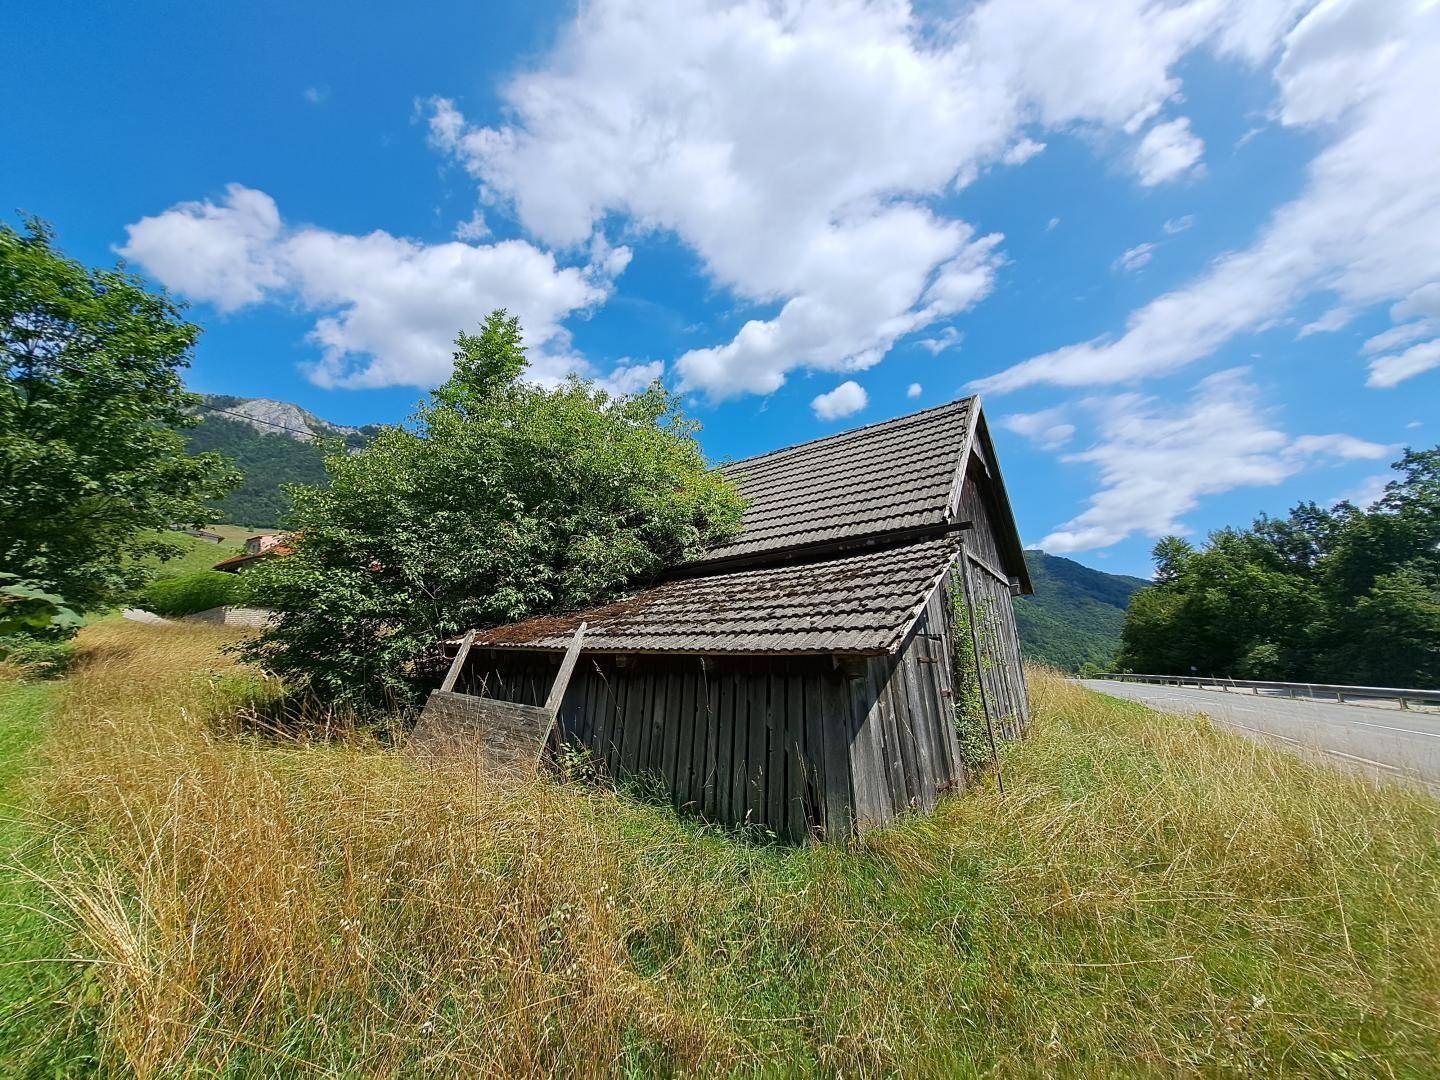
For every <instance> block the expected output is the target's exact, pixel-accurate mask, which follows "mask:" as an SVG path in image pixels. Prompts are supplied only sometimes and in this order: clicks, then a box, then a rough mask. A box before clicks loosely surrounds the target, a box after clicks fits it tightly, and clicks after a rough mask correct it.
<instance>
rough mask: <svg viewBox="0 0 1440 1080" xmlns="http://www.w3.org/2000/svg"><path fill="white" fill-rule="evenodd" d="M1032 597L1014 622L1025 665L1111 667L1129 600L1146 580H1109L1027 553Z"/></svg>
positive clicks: (1049, 557)
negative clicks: (1018, 631)
mask: <svg viewBox="0 0 1440 1080" xmlns="http://www.w3.org/2000/svg"><path fill="white" fill-rule="evenodd" d="M1025 565H1026V566H1028V567H1029V569H1030V580H1031V582H1032V583H1033V584H1034V586H1035V595H1034V596H1025V597H1021V598H1020V599H1019V600H1017V601H1016V602H1015V621H1016V623H1017V624H1018V625H1019V628H1020V644H1021V647H1022V649H1023V651H1024V653H1025V658H1026V659H1027V660H1037V661H1040V662H1042V663H1046V664H1053V665H1055V666H1056V667H1058V668H1061V669H1062V670H1064V671H1075V670H1077V669H1078V668H1079V667H1080V666H1081V665H1082V664H1087V663H1089V664H1095V665H1097V666H1099V667H1107V666H1109V665H1110V664H1111V663H1112V662H1113V661H1114V659H1115V654H1116V653H1117V652H1119V650H1120V629H1121V627H1122V626H1124V624H1125V609H1126V608H1127V607H1128V606H1129V604H1130V597H1131V596H1133V595H1134V594H1135V592H1136V591H1137V590H1139V589H1143V588H1144V587H1145V586H1146V585H1148V584H1150V583H1149V582H1148V581H1146V580H1145V579H1144V578H1138V577H1129V576H1126V575H1123V574H1107V573H1105V572H1103V571H1101V570H1094V569H1092V568H1090V567H1088V566H1081V565H1080V564H1079V563H1077V562H1075V561H1074V560H1072V559H1062V558H1060V557H1059V556H1057V555H1047V554H1046V553H1045V552H1043V551H1027V552H1025Z"/></svg>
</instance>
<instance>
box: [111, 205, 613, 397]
mask: <svg viewBox="0 0 1440 1080" xmlns="http://www.w3.org/2000/svg"><path fill="white" fill-rule="evenodd" d="M126 232H127V234H128V239H127V240H126V242H125V244H123V245H122V246H121V247H120V249H119V251H120V253H121V254H122V255H124V256H125V257H126V258H128V259H131V260H133V261H135V262H136V263H138V264H139V265H140V266H142V267H143V268H144V269H145V271H146V272H147V273H149V274H150V275H151V276H152V277H154V278H155V279H156V280H157V281H159V282H161V283H162V284H163V285H165V286H166V287H167V288H169V289H172V290H173V291H175V292H177V293H180V294H181V295H183V296H185V297H187V298H189V299H191V300H198V301H206V302H209V303H212V304H214V305H215V306H216V307H217V308H219V309H220V310H221V311H225V312H233V311H236V310H239V309H240V308H243V307H246V306H248V305H251V304H256V303H260V302H261V301H264V300H266V299H276V300H281V301H284V302H286V303H292V304H296V305H298V306H299V307H301V308H302V309H304V310H306V311H309V312H311V313H313V314H314V315H315V316H316V320H315V324H314V328H313V330H312V331H311V334H310V337H311V340H312V341H313V342H314V343H315V344H316V345H317V346H318V347H319V349H320V353H321V355H320V358H319V359H318V360H317V361H316V362H315V364H314V365H313V366H312V368H311V371H310V375H311V377H312V378H313V379H314V380H315V381H316V382H318V383H320V384H321V385H324V386H395V385H413V386H430V385H434V384H435V383H438V382H440V381H442V380H443V379H445V378H446V377H447V376H448V375H449V373H450V368H451V352H452V346H451V343H452V342H453V340H454V338H455V334H456V332H457V331H459V330H461V329H465V328H471V327H474V326H475V325H476V324H477V323H478V322H479V321H480V320H481V319H483V318H484V316H485V315H486V314H488V313H489V312H490V311H491V310H493V309H495V308H499V307H504V308H507V309H509V310H510V311H511V312H512V313H513V314H516V315H518V316H520V320H521V324H522V325H523V327H524V330H525V340H526V343H527V345H528V347H529V348H530V362H531V363H530V374H531V377H532V378H536V379H539V380H554V379H557V378H559V377H561V376H562V375H564V374H565V373H566V372H567V371H570V370H580V371H582V372H583V371H586V365H585V363H584V361H583V360H582V359H580V358H579V357H577V356H575V355H574V354H573V351H572V350H571V348H570V337H569V333H568V331H566V329H565V328H564V326H563V320H564V319H565V318H566V317H567V316H569V315H572V314H574V313H576V312H580V311H584V310H586V309H587V308H590V307H593V306H594V305H596V304H599V303H600V302H602V301H603V300H604V299H605V298H606V296H607V295H608V293H609V290H610V287H611V279H612V277H613V273H612V271H614V270H615V268H616V267H617V266H618V267H619V268H620V269H623V266H624V261H625V258H624V256H628V251H627V250H626V249H614V250H607V251H605V252H604V253H603V258H602V261H601V264H600V265H596V264H594V263H591V264H587V265H584V266H568V267H567V266H560V265H559V264H558V263H557V262H556V259H555V256H554V255H553V254H551V253H549V252H546V251H542V250H541V249H540V248H538V247H536V246H534V245H533V244H531V243H528V242H526V241H523V240H506V241H501V242H498V243H493V244H467V243H462V242H459V241H451V242H447V243H439V244H422V243H419V242H417V241H414V240H408V239H405V238H403V237H398V236H392V235H391V234H389V233H387V232H383V231H379V230H377V231H375V232H372V233H368V234H366V235H364V236H355V235H350V234H346V233H336V232H331V231H329V230H326V229H320V228H315V227H302V228H293V227H290V226H287V225H286V224H285V223H284V222H283V220H282V219H281V215H280V212H279V210H278V208H277V207H276V205H275V200H274V199H272V198H271V197H270V196H269V195H267V194H265V193H264V192H263V191H256V190H254V189H252V188H247V187H244V186H242V185H240V184H231V185H230V186H229V187H228V188H226V190H225V195H224V197H223V198H222V199H221V200H220V201H219V202H218V203H212V202H208V201H204V202H183V203H179V204H177V205H175V206H172V207H171V208H170V209H168V210H165V211H163V212H161V213H159V214H156V215H154V216H153V217H147V218H142V219H141V220H140V221H138V222H136V223H135V224H133V225H130V226H127V228H126ZM617 253H618V254H619V256H621V257H618V258H617Z"/></svg>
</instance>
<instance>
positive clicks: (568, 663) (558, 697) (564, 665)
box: [545, 622, 585, 714]
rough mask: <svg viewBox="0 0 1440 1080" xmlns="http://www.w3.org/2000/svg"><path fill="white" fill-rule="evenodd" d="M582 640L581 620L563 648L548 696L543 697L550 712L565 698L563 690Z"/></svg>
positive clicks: (566, 684)
mask: <svg viewBox="0 0 1440 1080" xmlns="http://www.w3.org/2000/svg"><path fill="white" fill-rule="evenodd" d="M584 640H585V624H584V623H583V622H582V623H581V624H580V627H579V629H577V630H576V631H575V636H574V637H573V638H571V639H570V647H569V648H568V649H566V650H565V659H563V660H561V661H560V670H559V672H557V673H556V675H555V682H554V683H552V684H551V686H550V696H549V697H547V698H546V699H545V708H546V709H548V710H549V711H550V712H551V713H552V714H553V713H558V712H559V711H560V703H561V702H562V701H564V700H565V690H566V688H567V687H569V685H570V676H571V675H572V674H573V673H574V671H575V661H576V660H578V659H579V658H580V643H581V642H582V641H584Z"/></svg>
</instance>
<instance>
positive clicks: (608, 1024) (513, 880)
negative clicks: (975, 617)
mask: <svg viewBox="0 0 1440 1080" xmlns="http://www.w3.org/2000/svg"><path fill="white" fill-rule="evenodd" d="M223 640H224V636H223V634H222V633H218V632H213V631H208V630H206V629H203V628H185V629H183V630H182V629H177V630H167V629H164V628H153V627H131V626H124V625H113V624H104V625H99V626H95V627H92V628H90V629H89V630H88V631H87V632H86V635H85V639H84V642H83V647H82V663H81V666H80V669H79V671H78V673H77V674H76V675H75V676H73V678H72V680H71V683H70V685H69V688H68V690H67V691H66V694H65V698H64V700H63V703H62V707H61V716H60V719H59V721H58V725H57V727H56V728H55V731H54V734H53V736H52V738H51V740H50V743H49V746H48V748H47V751H46V768H45V771H44V774H43V779H42V781H41V783H40V786H39V788H38V789H37V790H36V792H35V798H36V799H37V800H38V805H39V806H41V807H43V809H44V813H45V814H46V815H47V817H46V818H44V819H37V825H36V827H37V828H42V829H44V830H45V831H46V835H47V836H48V837H49V838H50V839H51V842H52V845H53V850H54V860H53V862H52V863H51V864H50V866H49V869H47V870H46V871H45V875H44V876H45V878H46V882H47V885H48V888H49V893H50V897H51V904H52V905H53V909H54V911H55V912H56V915H57V917H58V918H59V919H60V920H61V922H62V924H63V925H64V927H65V928H66V932H67V934H68V935H69V938H70V940H71V942H72V943H73V949H74V950H75V953H74V955H75V959H74V961H73V962H74V963H75V965H76V966H77V969H78V970H83V971H84V973H85V977H84V979H83V980H82V982H81V983H79V984H78V985H77V986H76V988H75V990H74V995H75V1000H76V1004H77V1006H78V1005H79V1004H80V1003H81V1002H89V1003H90V1004H89V1007H90V1008H91V1009H93V1010H95V1014H96V1015H98V1019H97V1020H96V1021H95V1024H96V1032H95V1037H96V1039H97V1041H98V1045H100V1046H101V1047H103V1050H104V1056H105V1058H106V1060H107V1061H108V1062H109V1063H110V1065H111V1067H112V1068H113V1070H114V1071H116V1072H122V1073H133V1074H135V1075H138V1076H141V1077H150V1076H165V1075H175V1074H181V1073H190V1072H200V1073H204V1074H212V1073H213V1074H219V1075H249V1074H252V1073H254V1072H257V1071H264V1072H279V1073H306V1072H316V1073H321V1074H326V1075H349V1074H367V1075H382V1076H383V1075H392V1076H400V1075H403V1076H427V1075H430V1076H450V1075H455V1074H457V1073H462V1074H471V1073H483V1074H487V1075H517V1076H518V1075H537V1074H566V1075H569V1074H597V1073H614V1072H622V1073H629V1074H631V1075H649V1074H656V1073H674V1072H686V1071H695V1072H701V1073H727V1074H736V1073H739V1074H748V1073H766V1074H771V1073H777V1072H779V1073H806V1072H819V1073H846V1074H852V1075H853V1074H871V1075H874V1074H882V1073H888V1072H893V1071H905V1072H910V1073H919V1074H929V1075H965V1074H973V1073H979V1072H998V1073H1000V1074H1034V1073H1041V1072H1055V1071H1059V1072H1068V1073H1076V1072H1078V1073H1116V1072H1121V1073H1127V1074H1133V1073H1147V1072H1148V1073H1167V1074H1169V1073H1176V1072H1179V1073H1187V1072H1188V1073H1201V1072H1204V1073H1213V1072H1235V1073H1249V1072H1295V1073H1326V1074H1354V1075H1369V1074H1381V1075H1388V1074H1403V1073H1412V1074H1413V1073H1416V1072H1421V1071H1425V1070H1428V1069H1429V1068H1430V1067H1432V1065H1433V1062H1434V1061H1435V1060H1436V1057H1437V1054H1440V1026H1437V1021H1436V1015H1437V1006H1440V1000H1437V999H1440V959H1437V958H1440V848H1437V827H1440V807H1437V805H1436V804H1435V803H1433V802H1432V801H1430V800H1429V798H1428V797H1427V796H1425V795H1423V794H1420V793H1417V792H1411V791H1407V790H1404V789H1400V788H1395V787H1377V786H1374V785H1372V784H1370V783H1368V782H1366V781H1363V780H1359V779H1355V778H1351V777H1347V776H1344V775H1342V774H1340V773H1337V772H1332V771H1328V770H1326V769H1324V768H1322V767H1316V766H1313V765H1310V764H1307V763H1305V762H1302V761H1300V760H1297V759H1294V758H1291V757H1287V756H1285V755H1283V754H1280V753H1277V752H1274V751H1271V750H1268V749H1265V748H1262V747H1258V746H1256V745H1254V744H1251V743H1249V742H1245V741H1241V740H1238V739H1236V738H1234V737H1231V736H1228V735H1225V734H1221V733H1217V732H1216V731H1214V730H1212V728H1211V727H1210V726H1209V725H1208V724H1207V723H1205V722H1204V721H1199V720H1185V719H1177V718H1172V717H1164V716H1159V715H1157V714H1154V713H1150V712H1148V711H1146V710H1144V709H1141V708H1139V707H1136V706H1132V705H1128V704H1125V703H1120V702H1114V701H1110V700H1108V699H1101V698H1099V697H1096V696H1093V695H1090V694H1088V693H1086V692H1084V691H1082V690H1079V689H1077V688H1075V687H1073V686H1071V685H1069V684H1067V683H1065V682H1063V681H1062V680H1060V679H1059V678H1057V677H1055V676H1051V675H1047V674H1044V673H1041V672H1036V673H1034V674H1033V675H1032V680H1033V682H1032V689H1033V692H1034V698H1035V712H1036V720H1035V724H1034V730H1033V733H1032V736H1031V738H1030V739H1029V740H1028V741H1026V742H1025V743H1023V744H1021V745H1018V746H1016V747H1014V748H1012V749H1011V750H1010V751H1009V752H1008V753H1007V754H1006V755H1005V758H1004V768H1005V776H1006V792H1005V794H1004V795H1003V796H1001V795H1000V794H999V793H998V792H997V791H996V790H995V789H994V786H993V785H992V784H984V785H981V786H980V787H979V788H978V789H972V791H971V793H969V794H967V795H966V796H964V797H963V798H958V799H955V800H951V801H949V802H947V803H945V804H944V805H943V806H942V807H941V809H940V810H939V812H938V813H936V814H935V815H934V816H932V817H929V818H915V819H913V820H909V821H906V822H904V823H903V824H901V825H899V826H897V827H895V828H892V829H889V830H886V831H884V832H880V833H877V834H874V835H872V836H871V837H869V838H868V839H867V840H866V841H865V842H864V843H862V844H859V845H857V846H854V847H852V848H843V849H842V848H836V847H829V846H817V847H811V848H807V849H787V848H782V847H776V846H767V845H762V844H755V843H750V842H746V841H743V840H739V839H736V838H733V837H731V836H728V835H726V834H724V833H722V832H719V831H716V830H713V829H709V828H706V827H704V826H701V825H699V824H698V823H695V822H689V821H682V820H678V819H676V818H675V816H674V815H673V814H672V813H670V812H669V811H668V810H664V809H659V808H656V807H653V806H649V805H646V804H645V803H643V802H641V801H638V800H635V799H632V798H630V797H628V796H627V795H625V794H624V793H622V792H616V791H613V790H607V789H605V788H603V787H599V786H596V785H594V784H583V783H578V782H576V783H566V782H561V781H556V780H550V779H546V780H538V781H535V782H530V783H516V784H507V785H502V784H497V783H495V782H492V781H490V780H488V779H487V778H485V777H480V776H473V775H466V774H463V773H454V772H452V773H446V772H444V771H435V770H432V769H426V768H421V767H418V766H416V765H414V764H413V763H412V762H410V761H409V760H408V759H407V758H406V757H405V756H404V755H403V754H400V753H396V752H394V751H391V750H387V749H384V748H383V747H380V746H378V745H373V744H368V743H366V742H365V741H364V740H363V739H360V738H352V739H349V740H346V741H343V742H339V743H336V742H329V743H321V742H314V743H305V742H299V741H289V742H278V741H274V740H273V739H272V740H263V739H261V738H259V737H256V736H253V735H246V734H244V728H243V726H241V725H237V724H236V722H235V717H236V715H237V714H238V713H240V712H242V711H243V710H244V709H245V708H246V707H247V706H251V705H254V704H255V703H257V702H261V703H263V702H264V700H265V699H266V697H267V695H270V694H272V693H273V688H272V687H270V686H268V685H267V684H265V683H263V682H262V681H261V680H259V679H258V678H256V677H255V676H253V675H250V674H248V673H246V672H244V671H243V670H241V669H237V668H235V667H233V666H232V665H230V664H229V663H228V662H227V661H225V660H223V659H221V658H220V655H219V653H218V651H217V650H218V646H219V645H220V644H221V643H222V641H223ZM42 821H43V822H48V824H43V823H40V822H42Z"/></svg>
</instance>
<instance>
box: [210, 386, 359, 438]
mask: <svg viewBox="0 0 1440 1080" xmlns="http://www.w3.org/2000/svg"><path fill="white" fill-rule="evenodd" d="M205 404H207V405H209V406H211V408H210V409H206V410H205V412H208V413H210V414H211V415H219V416H224V417H226V418H228V419H230V420H238V421H240V422H242V423H245V424H249V425H250V426H251V427H253V428H254V429H255V430H256V431H259V432H262V433H264V434H266V435H289V436H290V437H291V438H292V439H301V440H308V439H311V438H313V437H315V436H316V435H323V436H326V437H329V438H334V437H336V436H339V437H340V438H345V437H346V436H349V435H359V434H360V429H359V428H353V427H346V426H345V425H344V424H332V423H330V421H328V420H321V419H320V417H318V416H316V415H315V414H314V413H312V412H309V411H307V410H305V409H302V408H300V406H298V405H292V404H290V402H288V401H273V400H271V399H270V398H237V397H230V396H228V395H225V394H206V395H205ZM216 409H223V410H224V412H222V413H216V412H214V410H216Z"/></svg>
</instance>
